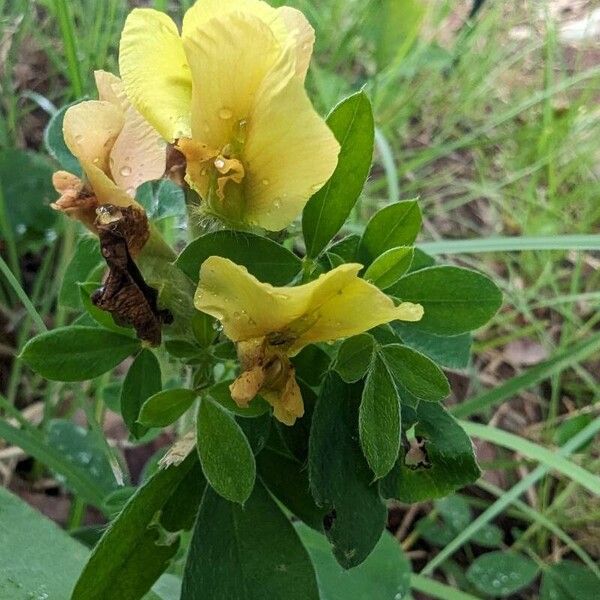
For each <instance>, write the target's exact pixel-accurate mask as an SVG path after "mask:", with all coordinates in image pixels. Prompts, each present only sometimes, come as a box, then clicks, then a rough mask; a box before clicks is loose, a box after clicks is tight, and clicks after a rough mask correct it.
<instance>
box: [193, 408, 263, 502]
mask: <svg viewBox="0 0 600 600" xmlns="http://www.w3.org/2000/svg"><path fill="white" fill-rule="evenodd" d="M196 425H197V428H198V429H197V433H198V441H197V447H198V454H199V456H200V464H201V465H202V471H203V473H204V476H205V477H206V479H207V480H208V483H210V485H211V486H212V487H213V488H214V489H215V491H216V492H217V493H219V494H220V495H221V496H223V497H224V498H227V499H228V500H231V501H232V502H239V503H240V504H243V503H244V502H246V500H247V499H248V497H249V496H250V494H251V492H252V488H253V487H254V480H255V478H256V463H255V461H254V454H253V453H252V448H251V447H250V444H249V443H248V439H247V438H246V436H245V435H244V432H243V431H242V430H241V428H240V426H239V425H238V424H237V423H236V421H235V419H234V418H233V416H232V415H230V414H229V413H228V412H227V411H226V410H225V409H223V408H222V407H221V406H220V405H219V404H217V403H216V402H214V401H213V400H211V399H210V398H209V397H204V398H202V400H201V402H200V406H199V408H198V419H197V423H196Z"/></svg>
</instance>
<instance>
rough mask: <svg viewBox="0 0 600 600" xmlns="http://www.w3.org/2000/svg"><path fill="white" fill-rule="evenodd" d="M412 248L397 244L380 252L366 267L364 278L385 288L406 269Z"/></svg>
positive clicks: (410, 260) (410, 259)
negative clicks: (395, 246)
mask: <svg viewBox="0 0 600 600" xmlns="http://www.w3.org/2000/svg"><path fill="white" fill-rule="evenodd" d="M413 253H414V248H412V247H411V246H398V247H397V248H390V249H389V250H386V251H385V252H384V253H383V254H380V255H379V256H378V257H377V258H376V259H375V260H374V261H373V262H372V263H371V265H370V266H369V267H368V268H367V270H366V272H365V274H364V278H365V279H366V280H368V281H370V282H371V283H372V284H373V285H376V286H377V287H378V288H379V289H382V290H385V289H387V288H389V287H391V286H392V285H394V284H395V283H396V282H397V281H398V280H399V279H400V278H401V277H402V275H404V274H405V273H406V271H408V269H409V268H410V265H411V263H412V259H413Z"/></svg>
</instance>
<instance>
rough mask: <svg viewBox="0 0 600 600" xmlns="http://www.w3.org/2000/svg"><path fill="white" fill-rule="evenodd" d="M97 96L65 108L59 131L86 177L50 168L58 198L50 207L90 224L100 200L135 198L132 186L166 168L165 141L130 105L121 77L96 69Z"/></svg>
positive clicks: (125, 202) (119, 202)
mask: <svg viewBox="0 0 600 600" xmlns="http://www.w3.org/2000/svg"><path fill="white" fill-rule="evenodd" d="M95 77H96V85H97V87H98V93H99V98H100V99H99V100H90V101H86V102H80V103H79V104H76V105H75V106H72V107H71V108H69V109H68V110H67V112H66V113H65V118H64V122H63V134H64V138H65V142H66V144H67V147H68V148H69V150H70V151H71V152H72V153H73V154H74V155H75V157H76V158H77V159H78V160H79V162H80V164H81V167H82V169H83V171H84V173H85V177H86V181H85V182H84V181H82V180H80V179H79V178H78V177H76V176H75V175H73V174H71V173H67V172H66V171H58V172H57V173H55V174H54V178H53V182H54V186H55V188H56V190H57V192H59V193H60V194H61V198H60V199H59V200H58V201H57V202H55V203H54V205H53V206H54V208H56V209H58V210H62V211H64V212H67V213H69V214H71V215H72V216H74V217H76V218H78V219H80V220H82V221H83V222H84V223H85V224H86V225H87V226H88V227H90V228H91V229H93V221H94V218H95V209H96V207H97V206H98V205H101V204H112V205H115V206H121V207H125V206H130V205H132V204H136V202H135V200H134V197H135V190H136V189H137V187H138V186H140V185H141V184H142V183H144V182H146V181H151V180H153V179H158V178H160V177H161V176H162V175H163V174H164V172H165V162H166V144H165V143H164V141H163V140H162V138H161V137H160V135H159V134H158V133H157V132H156V131H155V130H154V129H153V128H152V126H151V125H150V124H149V123H148V122H147V121H145V120H144V119H143V117H142V116H141V115H140V114H139V113H138V112H137V110H135V108H133V106H131V104H130V103H129V101H128V100H127V98H126V96H125V93H124V91H123V84H122V83H121V80H120V79H119V78H118V77H116V76H115V75H112V74H110V73H107V72H105V71H96V73H95Z"/></svg>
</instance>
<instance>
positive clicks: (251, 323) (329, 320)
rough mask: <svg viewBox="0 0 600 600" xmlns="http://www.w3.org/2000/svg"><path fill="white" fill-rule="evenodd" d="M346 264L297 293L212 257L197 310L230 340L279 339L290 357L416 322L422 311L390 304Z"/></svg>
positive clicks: (197, 298)
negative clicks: (372, 331)
mask: <svg viewBox="0 0 600 600" xmlns="http://www.w3.org/2000/svg"><path fill="white" fill-rule="evenodd" d="M361 268H362V266H361V265H359V264H345V265H341V266H339V267H337V268H336V269H333V270H332V271H329V272H328V273H325V274H324V275H321V276H320V277H319V278H318V279H316V280H315V281H311V282H310V283H307V284H305V285H300V286H296V287H273V286H271V285H269V284H266V283H261V282H260V281H258V280H257V279H256V278H255V277H253V276H252V275H250V274H249V273H248V271H247V270H246V269H245V268H244V267H241V266H239V265H236V264H235V263H233V262H231V261H230V260H228V259H225V258H221V257H217V256H211V257H210V258H208V259H207V260H206V261H205V262H204V263H203V264H202V267H201V269H200V283H199V285H198V289H197V291H196V296H195V300H194V303H195V305H196V308H198V309H199V310H202V311H204V312H206V313H208V314H210V315H212V316H214V317H216V318H217V319H219V320H220V321H221V323H222V325H223V331H224V333H225V335H226V336H227V337H229V338H230V339H231V340H233V341H235V342H238V341H240V340H246V339H249V338H258V337H264V336H268V335H269V334H275V333H278V334H282V336H283V339H282V340H280V341H281V342H282V343H287V344H289V353H290V354H294V353H296V352H298V351H300V350H301V349H302V348H303V347H304V346H306V345H308V344H310V343H313V342H322V341H328V340H335V339H339V338H344V337H349V336H352V335H356V334H358V333H361V332H363V331H367V330H368V329H371V328H372V327H375V326H377V325H381V324H383V323H388V322H390V321H393V320H396V319H400V320H406V321H418V320H419V319H420V318H421V316H422V314H423V309H422V307H421V306H419V305H415V304H410V303H403V304H401V305H400V306H397V307H396V306H394V303H393V301H392V300H391V298H389V297H388V296H386V295H385V294H384V293H383V292H382V291H381V290H379V289H378V288H377V287H375V286H374V285H372V284H370V283H368V282H366V281H364V280H363V279H360V278H359V277H358V272H359V271H360V269H361Z"/></svg>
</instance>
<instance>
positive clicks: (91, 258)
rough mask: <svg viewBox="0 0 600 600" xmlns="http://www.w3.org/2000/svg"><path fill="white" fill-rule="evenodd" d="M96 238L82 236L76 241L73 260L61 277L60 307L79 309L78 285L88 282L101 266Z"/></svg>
mask: <svg viewBox="0 0 600 600" xmlns="http://www.w3.org/2000/svg"><path fill="white" fill-rule="evenodd" d="M102 262H103V261H102V254H100V244H99V243H98V238H96V237H92V236H90V235H84V236H82V237H80V238H79V240H78V241H77V246H75V252H74V254H73V258H71V261H70V262H69V264H68V266H67V269H66V271H65V274H64V276H63V281H62V285H61V288H60V293H59V295H58V302H59V304H60V305H61V306H68V307H69V308H75V309H77V308H81V297H80V292H79V288H78V286H77V284H78V283H81V282H83V281H90V275H91V273H92V272H93V271H95V270H96V269H97V268H98V267H99V266H100V265H101V264H102Z"/></svg>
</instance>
